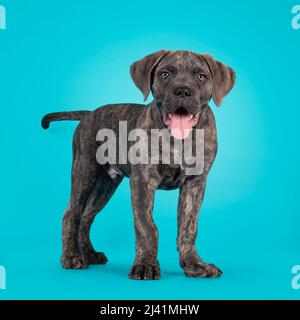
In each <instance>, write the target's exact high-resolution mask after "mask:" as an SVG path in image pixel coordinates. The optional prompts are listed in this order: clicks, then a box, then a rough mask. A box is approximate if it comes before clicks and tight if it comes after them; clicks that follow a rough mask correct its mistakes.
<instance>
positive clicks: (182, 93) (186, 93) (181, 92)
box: [174, 87, 192, 98]
mask: <svg viewBox="0 0 300 320" xmlns="http://www.w3.org/2000/svg"><path fill="white" fill-rule="evenodd" d="M174 94H175V96H177V97H180V98H185V97H190V96H191V95H192V91H191V89H190V88H188V87H178V88H176V89H175V90H174Z"/></svg>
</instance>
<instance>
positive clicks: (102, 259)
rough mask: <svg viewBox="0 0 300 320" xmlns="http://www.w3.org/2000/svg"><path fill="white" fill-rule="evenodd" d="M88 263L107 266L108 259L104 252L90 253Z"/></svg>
mask: <svg viewBox="0 0 300 320" xmlns="http://www.w3.org/2000/svg"><path fill="white" fill-rule="evenodd" d="M87 261H88V263H89V264H91V265H93V264H106V263H107V261H108V260H107V258H106V256H105V254H104V253H103V252H90V253H88V255H87Z"/></svg>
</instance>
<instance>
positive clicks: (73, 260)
mask: <svg viewBox="0 0 300 320" xmlns="http://www.w3.org/2000/svg"><path fill="white" fill-rule="evenodd" d="M60 262H61V264H62V266H63V268H64V269H86V268H88V266H89V265H88V263H87V262H86V261H85V259H83V258H82V256H81V255H70V256H66V255H63V256H62V257H61V259H60Z"/></svg>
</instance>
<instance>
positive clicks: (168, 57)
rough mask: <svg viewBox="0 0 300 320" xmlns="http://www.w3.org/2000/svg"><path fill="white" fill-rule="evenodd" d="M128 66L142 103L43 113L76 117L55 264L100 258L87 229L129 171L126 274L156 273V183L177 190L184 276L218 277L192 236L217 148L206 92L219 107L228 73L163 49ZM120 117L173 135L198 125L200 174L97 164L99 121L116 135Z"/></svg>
mask: <svg viewBox="0 0 300 320" xmlns="http://www.w3.org/2000/svg"><path fill="white" fill-rule="evenodd" d="M130 72H131V77H132V79H133V81H134V83H135V84H136V86H137V87H138V88H139V89H140V90H141V91H142V93H143V94H144V98H145V100H146V99H147V97H148V95H149V93H150V91H152V93H153V97H154V101H153V102H151V103H150V104H149V105H147V106H145V105H137V104H118V105H107V106H104V107H102V108H99V109H97V110H95V111H91V112H89V111H75V112H60V113H53V114H49V115H46V116H45V117H44V118H43V120H42V126H43V128H45V129H46V128H48V127H49V123H50V122H51V121H57V120H80V123H79V125H78V127H77V129H76V132H75V134H74V140H73V168H72V190H71V198H70V202H69V206H68V208H67V210H66V212H65V214H64V218H63V254H62V258H61V263H62V265H63V267H64V268H71V269H73V268H74V269H79V268H87V267H88V265H89V264H104V263H106V262H107V259H106V257H105V255H104V253H102V252H96V251H95V250H94V248H93V246H92V244H91V242H90V237H89V233H90V228H91V225H92V222H93V220H94V218H95V216H96V214H97V213H98V212H99V211H100V210H102V209H103V207H104V206H105V205H106V203H107V202H108V201H109V199H110V197H111V196H112V195H113V193H114V192H115V190H116V188H117V187H118V185H119V184H120V182H121V181H122V179H123V177H129V178H130V186H131V197H132V208H133V213H134V225H135V233H136V258H135V261H134V264H133V266H132V268H131V271H130V273H129V277H130V278H131V279H139V280H146V279H147V280H148V279H150V280H151V279H159V278H160V268H159V263H158V261H157V249H158V248H157V247H158V232H157V228H156V226H155V224H154V221H153V218H152V209H153V198H154V193H155V190H156V189H165V190H170V189H175V188H179V189H180V197H179V204H178V237H177V248H178V251H179V255H180V265H181V267H182V268H183V269H184V272H185V274H186V275H187V276H190V277H200V278H205V277H219V276H220V275H221V274H222V272H221V271H220V270H219V269H218V268H217V267H216V266H214V265H213V264H206V263H204V262H203V261H202V260H201V259H200V257H199V255H198V254H197V250H196V246H195V240H196V236H197V225H198V214H199V210H200V207H201V204H202V201H203V196H204V191H205V185H206V179H207V175H208V173H209V170H210V168H211V166H212V164H213V162H214V159H215V156H216V152H217V135H216V127H215V120H214V116H213V113H212V110H211V109H210V107H209V106H208V103H209V101H210V99H211V98H212V99H213V100H214V102H215V103H216V105H217V106H220V104H221V102H222V99H223V98H224V97H225V96H226V95H227V93H229V91H230V90H231V89H232V87H233V85H234V83H235V73H234V72H233V70H232V69H231V68H229V67H227V66H225V65H224V64H222V63H220V62H218V61H216V60H214V59H213V58H212V57H211V56H210V55H200V54H197V53H194V52H190V51H165V50H161V51H158V52H156V53H153V54H151V55H149V56H147V57H145V58H144V59H142V60H140V61H137V62H135V63H134V64H133V65H132V66H131V69H130ZM174 119H175V120H174ZM119 121H127V125H128V131H130V130H132V129H135V128H141V129H145V130H147V132H149V130H151V129H154V128H156V129H163V128H169V129H170V131H171V132H172V134H173V135H174V136H175V137H176V138H177V139H185V138H186V136H187V135H188V134H186V133H185V132H187V133H189V132H190V131H191V130H192V129H193V128H195V129H204V170H203V172H202V174H201V175H195V176H189V175H187V174H186V172H185V170H183V168H182V166H181V165H174V164H173V165H171V164H170V165H166V164H162V163H160V164H158V165H153V164H152V165H151V164H149V165H142V164H136V165H132V164H130V163H128V164H120V163H117V164H110V163H106V164H104V165H100V164H99V162H98V161H97V160H96V151H97V148H98V147H99V145H100V142H97V141H96V135H97V132H98V130H100V129H103V128H109V129H113V130H114V131H115V132H116V136H117V141H118V139H119V136H118V127H119ZM176 123H177V129H178V130H177V133H175V132H176V130H175V131H174V127H176ZM178 123H181V124H180V125H178ZM183 129H186V131H185V130H183ZM193 139H194V136H193ZM194 142H195V141H193V143H194ZM117 145H118V143H117ZM171 151H174V150H171ZM117 159H118V157H117Z"/></svg>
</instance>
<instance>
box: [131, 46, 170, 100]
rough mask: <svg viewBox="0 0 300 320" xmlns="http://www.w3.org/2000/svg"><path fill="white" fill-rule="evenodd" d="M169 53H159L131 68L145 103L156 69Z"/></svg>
mask: <svg viewBox="0 0 300 320" xmlns="http://www.w3.org/2000/svg"><path fill="white" fill-rule="evenodd" d="M167 52H168V51H166V50H160V51H157V52H155V53H152V54H150V55H148V56H146V57H145V58H143V59H141V60H139V61H137V62H135V63H133V64H132V65H131V66H130V74H131V78H132V80H133V82H134V83H135V85H136V86H137V87H138V88H139V89H140V90H141V91H142V93H143V95H144V100H145V101H146V100H147V98H148V96H149V93H150V90H151V85H152V81H153V73H154V71H155V68H156V67H157V65H158V64H159V62H160V61H161V59H162V58H163V57H164V56H165V55H166V54H167Z"/></svg>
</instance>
